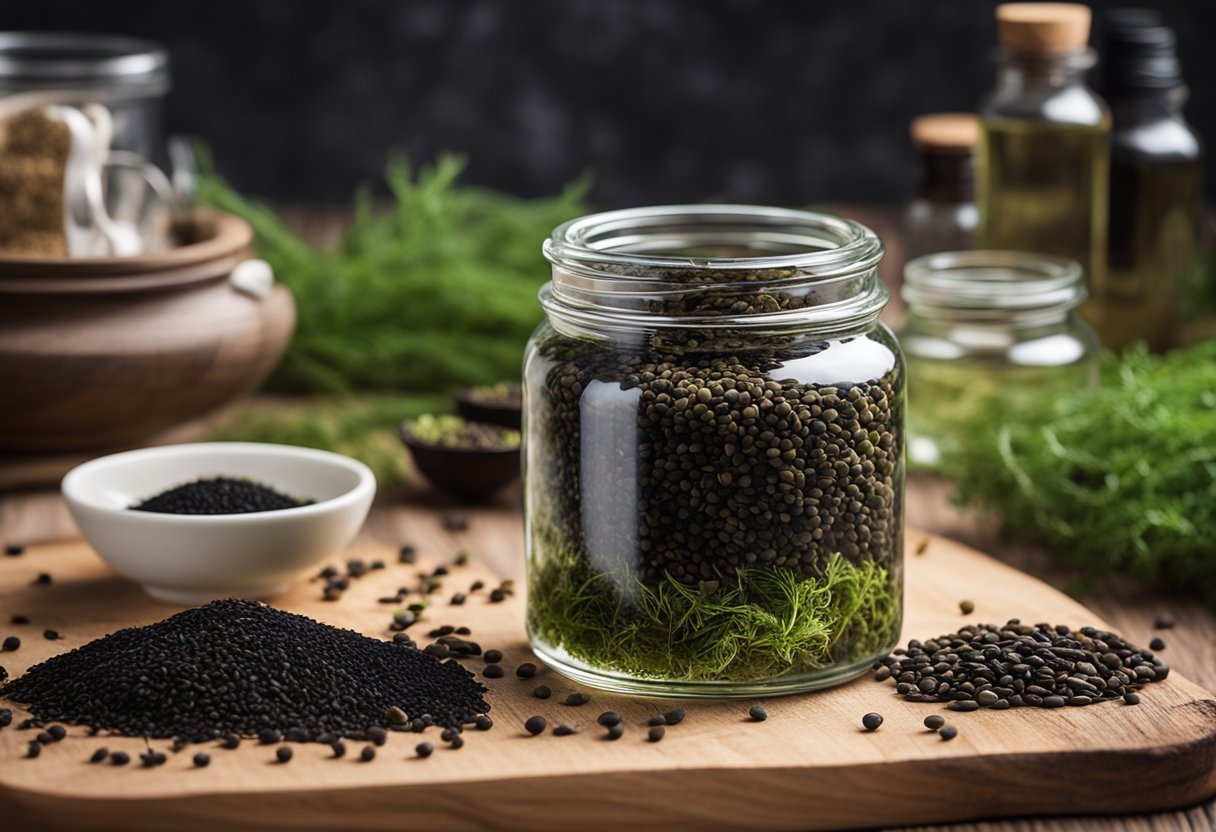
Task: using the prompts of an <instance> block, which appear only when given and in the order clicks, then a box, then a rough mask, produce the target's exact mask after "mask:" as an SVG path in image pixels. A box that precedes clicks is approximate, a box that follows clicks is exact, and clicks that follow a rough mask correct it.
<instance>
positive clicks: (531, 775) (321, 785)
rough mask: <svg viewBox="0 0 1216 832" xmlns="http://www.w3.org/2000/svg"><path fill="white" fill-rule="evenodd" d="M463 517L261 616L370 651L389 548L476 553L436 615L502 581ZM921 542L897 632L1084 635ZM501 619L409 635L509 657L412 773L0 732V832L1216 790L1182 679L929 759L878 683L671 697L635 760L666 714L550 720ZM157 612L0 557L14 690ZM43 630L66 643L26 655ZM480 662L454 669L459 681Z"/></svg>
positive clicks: (931, 819) (1040, 600) (968, 724)
mask: <svg viewBox="0 0 1216 832" xmlns="http://www.w3.org/2000/svg"><path fill="white" fill-rule="evenodd" d="M472 516H473V518H474V519H473V525H472V527H471V529H470V531H469V532H468V533H451V532H447V531H445V530H443V529H442V528H441V527H440V525H439V523H438V521H437V515H436V512H434V511H430V510H425V509H417V508H414V509H409V508H397V509H395V510H394V511H393V512H391V514H381V515H380V517H379V518H378V519H376V520H374V521H373V522H372V523H371V524H370V525H369V529H368V531H367V532H366V533H365V535H364V538H363V540H362V541H361V542H360V543H359V544H357V546H356V548H355V549H354V550H352V552H350V553H349V555H351V556H358V557H364V558H373V557H381V558H384V559H385V560H388V561H389V562H390V565H389V567H388V568H387V569H386V570H384V571H381V572H374V573H372V574H371V575H370V576H369V577H366V578H364V579H362V580H361V581H359V582H357V583H356V584H355V586H354V588H353V589H352V590H351V591H350V592H349V593H348V594H347V596H346V598H344V599H343V600H342V601H341V602H339V603H336V604H332V603H331V604H326V603H324V602H322V601H320V599H319V596H320V591H319V587H318V586H317V585H316V584H313V583H308V582H303V583H298V584H296V585H295V586H294V587H293V588H292V590H291V591H290V592H289V593H288V594H287V595H286V596H284V597H283V598H280V599H278V600H277V602H276V603H277V604H278V605H279V606H282V607H285V608H287V609H291V610H295V611H300V612H304V613H307V614H310V615H313V616H315V617H318V618H321V619H323V620H326V621H329V622H331V623H334V624H337V625H340V626H347V627H351V628H353V629H357V630H360V631H362V632H364V633H366V634H368V635H373V636H385V635H387V631H386V629H385V627H386V625H387V623H388V621H389V617H390V611H391V608H389V607H386V606H385V605H379V604H377V603H376V598H377V597H379V596H380V595H383V594H385V593H386V592H389V591H391V590H392V589H394V588H395V587H397V586H398V585H402V584H407V583H409V582H410V581H411V579H412V578H413V577H414V575H415V573H416V572H417V571H418V567H409V566H403V565H398V564H396V563H395V556H394V555H395V550H396V545H397V544H399V543H401V542H404V541H406V540H409V541H412V542H415V543H416V544H417V545H419V547H420V550H421V552H422V553H423V554H424V558H423V560H424V561H425V562H426V565H432V564H434V563H437V562H439V561H441V560H445V559H450V557H451V556H452V554H453V553H454V552H455V551H457V550H458V549H460V548H468V549H470V550H471V551H473V552H474V553H475V556H477V560H476V563H475V565H474V566H471V567H468V568H465V569H453V574H452V575H451V576H449V577H448V578H447V579H445V581H446V583H447V585H446V586H445V587H444V591H443V593H442V597H443V598H445V599H446V597H447V596H448V595H450V593H451V592H454V591H458V590H464V589H465V588H466V587H467V583H466V582H468V581H471V580H473V579H474V578H477V577H482V578H483V579H489V578H491V577H497V576H506V575H511V576H516V577H518V576H519V575H520V573H521V569H522V552H521V550H520V549H521V543H520V540H521V535H520V530H519V525H518V523H519V521H518V516H517V514H516V513H515V512H513V511H511V510H508V509H499V510H494V509H490V510H482V511H478V512H476V513H473V515H472ZM377 537H378V538H380V541H381V542H377V541H376V539H375V538H377ZM924 539H926V536H925V535H924V534H922V533H920V532H911V533H910V535H909V552H910V554H909V555H908V570H907V574H908V614H907V622H906V627H905V637H908V636H917V637H923V636H926V635H936V634H937V633H939V632H943V631H947V630H950V629H953V628H954V627H956V626H958V625H959V624H960V623H962V620H963V619H962V618H961V616H960V614H959V612H958V606H957V603H958V600H959V598H960V597H963V596H966V597H970V598H972V599H973V600H974V601H975V602H976V604H977V610H976V615H975V617H976V618H982V619H983V620H992V621H1003V620H1004V619H1005V618H1008V617H1011V616H1015V615H1016V616H1021V617H1023V618H1032V619H1034V620H1040V619H1043V620H1050V621H1052V622H1057V623H1067V624H1071V625H1074V626H1080V625H1083V624H1090V623H1096V624H1099V625H1100V622H1099V621H1098V620H1097V617H1096V616H1095V615H1094V614H1093V613H1091V612H1089V611H1088V610H1086V609H1085V608H1083V607H1081V606H1080V605H1079V604H1077V603H1076V602H1074V601H1072V600H1070V599H1068V598H1067V597H1065V596H1063V595H1061V594H1059V593H1058V592H1055V591H1054V590H1051V589H1050V588H1047V587H1045V586H1044V585H1042V584H1041V583H1039V582H1038V581H1036V580H1035V579H1033V578H1031V577H1029V576H1026V575H1024V574H1022V573H1019V572H1017V571H1015V570H1013V569H1010V568H1009V567H1006V566H1004V565H1002V564H1000V563H998V562H996V561H994V560H992V559H991V558H988V557H985V556H983V555H981V554H979V553H977V552H975V551H973V550H969V549H967V548H966V547H963V546H960V545H958V544H956V543H952V542H949V541H947V540H944V539H940V538H933V539H932V541H931V543H930V545H929V546H928V549H927V551H926V552H925V553H924V554H923V555H919V556H918V555H913V554H911V552H912V551H913V550H914V549H915V548H916V547H917V546H918V545H919V544H920V542H921V541H922V540H924ZM40 571H49V572H51V574H52V575H54V576H55V582H54V584H53V585H51V586H49V587H46V586H34V585H32V584H31V582H32V580H33V578H34V576H35V575H36V574H37V573H38V572H40ZM523 609H524V608H523V601H522V599H520V598H517V599H513V600H510V601H508V602H506V603H504V604H490V603H487V602H486V601H485V600H484V596H483V597H478V596H477V595H474V596H472V598H471V599H470V602H469V603H468V604H467V605H466V606H464V607H450V606H447V605H445V604H442V603H440V604H437V605H435V606H433V607H432V608H431V609H430V610H428V612H427V613H426V615H425V616H424V619H423V621H422V622H421V623H420V624H419V625H417V632H418V633H422V632H425V630H426V629H427V628H429V627H434V626H437V625H440V624H445V623H450V624H457V625H458V624H468V625H469V626H470V627H472V629H473V631H474V636H473V637H474V638H475V639H477V640H478V641H479V642H480V643H481V644H482V645H483V646H485V647H499V648H500V649H503V650H504V651H505V652H506V654H507V659H506V661H505V662H504V665H505V667H506V668H507V670H508V674H507V677H506V678H504V679H499V680H490V681H488V682H487V684H488V685H489V686H490V689H491V690H490V694H489V695H488V698H489V700H490V702H491V704H492V707H493V711H492V714H493V716H494V717H495V720H496V726H495V728H494V730H492V731H490V732H488V733H480V732H477V731H470V732H468V733H467V734H466V741H467V744H466V747H465V748H464V749H463V750H461V751H459V752H455V751H451V750H448V749H445V748H443V747H440V748H439V749H438V750H437V752H436V754H435V755H434V757H432V758H431V759H429V760H418V759H414V758H413V757H412V751H411V749H412V747H413V745H414V743H415V742H417V740H418V739H419V738H418V737H417V736H416V735H412V734H395V735H393V736H391V737H390V739H389V742H388V744H387V745H386V746H385V747H384V748H382V749H380V752H379V755H378V757H377V760H376V761H375V762H373V763H371V764H362V763H359V762H357V761H355V760H353V759H351V757H352V756H353V755H351V754H348V756H347V758H346V759H343V760H332V759H329V755H328V751H327V750H326V749H324V748H322V747H319V746H318V747H311V746H306V747H300V748H298V749H297V752H296V755H295V759H294V760H293V761H292V762H291V763H290V764H289V765H286V766H284V765H279V764H276V763H274V762H273V752H272V750H271V749H268V748H266V747H260V746H256V745H253V744H252V743H248V742H247V743H245V744H244V745H243V746H242V747H241V748H240V749H238V750H236V751H224V750H220V749H212V750H211V753H212V758H213V762H212V765H211V767H210V768H208V769H205V770H192V769H191V768H190V763H189V754H188V753H187V752H183V753H181V754H179V755H172V756H171V759H170V762H169V764H168V765H166V766H164V767H163V768H160V769H156V770H141V769H138V768H137V767H136V766H128V767H126V768H115V767H112V766H104V765H103V766H93V765H90V764H88V762H87V758H88V755H89V754H90V753H91V752H92V750H93V749H94V748H96V747H97V746H99V745H105V746H107V747H109V748H111V749H114V748H124V749H127V750H129V751H131V752H133V754H134V752H137V751H139V750H142V748H143V744H142V742H140V741H138V740H131V739H121V738H110V737H107V738H96V739H90V738H87V737H84V736H83V735H82V734H83V732H82V731H80V730H79V729H75V730H72V731H71V732H70V735H69V738H68V739H67V740H65V741H64V742H62V743H59V744H56V745H53V746H50V747H48V748H46V750H45V751H44V753H43V755H42V757H40V758H39V759H37V760H32V761H27V760H21V759H18V757H19V756H20V753H21V749H22V748H23V747H24V743H25V742H26V741H28V739H29V737H30V734H29V733H28V732H19V731H16V730H13V729H11V728H10V729H7V730H5V731H3V732H0V817H5V818H12V819H14V821H16V826H14V827H13V828H16V829H22V830H26V829H29V830H36V829H109V828H120V827H121V828H123V829H130V830H141V829H149V830H151V829H165V828H174V829H178V830H183V832H185V831H186V830H193V829H200V830H201V829H211V828H214V827H215V826H216V825H217V824H225V825H229V826H233V827H237V828H241V829H268V830H269V829H296V830H329V829H333V830H338V829H343V830H363V829H368V830H370V829H387V828H396V827H397V826H399V825H400V822H401V819H402V818H408V819H409V825H410V826H411V827H413V828H441V829H456V830H460V829H470V830H471V829H487V830H508V829H528V830H566V829H570V828H573V827H575V826H577V827H579V828H581V829H584V830H589V831H590V830H601V829H603V830H607V829H620V828H622V827H625V826H627V825H637V826H641V827H644V828H663V829H675V830H680V829H688V830H694V829H695V830H728V829H770V830H809V829H827V828H841V827H871V826H880V825H900V824H909V823H935V822H944V821H952V820H963V819H969V818H979V817H988V816H1001V815H1025V814H1059V813H1078V812H1120V811H1123V812H1126V811H1135V810H1147V809H1160V808H1166V807H1173V806H1179V805H1186V804H1189V803H1194V802H1196V801H1198V800H1200V799H1202V798H1205V797H1207V796H1210V795H1211V794H1213V793H1214V792H1216V701H1213V699H1212V697H1211V696H1210V695H1209V694H1207V693H1205V692H1204V691H1203V690H1202V689H1201V688H1199V687H1198V686H1196V685H1194V684H1192V683H1190V682H1188V681H1187V680H1186V679H1184V678H1183V677H1182V675H1181V674H1177V673H1175V674H1171V676H1170V678H1169V679H1168V680H1167V681H1166V682H1164V683H1161V684H1158V685H1153V686H1151V687H1150V688H1149V689H1148V690H1147V692H1146V694H1145V695H1144V703H1143V704H1142V705H1140V706H1138V707H1135V708H1133V707H1128V706H1124V705H1121V704H1106V705H1099V706H1092V707H1089V708H1080V709H1064V710H1061V711H1028V710H1014V711H1006V712H979V713H974V714H953V713H951V714H950V721H951V722H952V723H954V724H956V725H957V726H959V729H960V734H959V737H958V738H957V739H956V740H954V741H953V742H949V743H946V742H942V741H940V740H939V739H938V738H937V737H936V735H933V734H931V733H928V732H926V731H925V730H924V729H923V728H922V727H921V724H920V723H921V720H922V719H923V717H924V716H925V715H927V714H928V713H931V712H934V711H936V710H939V708H938V707H937V706H931V705H914V704H912V703H906V702H903V701H902V700H900V699H898V698H896V697H895V696H894V695H893V689H892V687H891V686H890V685H889V684H887V685H880V684H876V683H874V682H872V681H870V680H869V679H861V680H857V681H855V682H853V683H851V684H849V685H846V686H844V687H841V688H837V689H835V690H832V691H828V692H824V693H819V694H812V695H806V696H795V697H784V698H780V699H774V700H771V701H768V702H766V707H768V709H769V713H770V715H771V716H770V718H769V720H768V721H767V722H765V723H760V724H753V723H749V722H748V721H747V719H746V709H747V703H739V702H735V703H712V704H707V703H694V704H690V705H689V717H688V719H687V720H686V721H685V722H684V723H682V724H681V725H679V726H675V727H672V728H670V729H668V734H667V737H666V739H665V740H664V741H663V742H661V743H658V744H651V743H648V742H646V740H645V729H644V728H643V727H642V723H643V722H644V721H645V719H646V717H647V716H649V715H651V714H653V713H656V712H659V711H661V710H663V709H665V708H668V707H672V705H671V703H670V702H666V701H656V700H648V699H630V698H624V697H619V696H613V695H608V694H601V693H596V692H593V693H592V696H593V701H592V702H591V703H589V704H588V705H585V706H583V707H581V708H570V707H567V706H564V705H562V704H560V703H561V700H562V699H563V698H564V696H565V694H566V693H567V692H568V691H569V690H572V689H574V688H573V686H572V685H571V684H570V683H568V682H566V681H565V680H563V679H562V678H561V677H559V676H557V675H556V674H555V673H553V672H552V671H549V670H543V671H542V672H541V674H539V675H538V676H537V677H536V678H535V679H534V680H527V681H524V680H518V679H515V678H513V676H512V674H511V672H510V671H511V670H512V669H513V668H514V667H515V666H516V665H517V664H518V663H519V662H521V661H524V660H528V659H531V658H532V657H531V654H530V652H529V651H528V649H527V646H526V640H525V637H524V634H523V630H522V618H523ZM172 611H173V609H172V608H170V607H166V606H163V605H160V604H158V603H156V602H153V601H151V600H148V599H146V598H145V597H144V596H143V595H142V594H141V593H140V592H139V590H138V589H137V588H135V587H134V586H132V585H131V584H129V583H127V582H125V581H123V580H122V579H120V578H117V577H116V576H114V575H113V574H111V573H109V572H108V570H106V568H105V567H104V566H103V565H102V564H101V563H100V561H98V560H97V559H96V558H95V556H93V555H92V553H91V552H90V551H89V550H88V548H87V547H86V546H84V545H83V544H82V543H79V542H62V543H55V544H47V545H42V546H36V547H32V548H31V549H30V550H29V551H28V552H27V554H26V555H24V556H22V557H20V558H6V559H4V560H3V561H0V616H3V618H0V621H7V618H8V616H9V615H11V614H12V613H13V612H23V613H25V614H27V615H30V616H31V618H33V624H32V625H31V626H30V628H29V630H30V632H28V633H25V634H24V635H25V636H26V639H25V643H24V644H23V646H22V648H21V649H20V650H19V651H18V652H16V653H9V654H5V656H4V663H5V664H6V665H7V666H8V668H9V670H10V672H13V673H17V672H21V671H23V670H24V669H25V667H26V666H27V665H28V664H30V663H33V662H35V661H38V660H41V659H43V658H45V657H47V656H49V655H51V654H53V653H57V652H60V651H62V650H64V649H67V648H71V647H74V646H77V645H79V644H81V643H84V642H85V641H87V640H89V639H91V638H93V637H96V636H97V635H99V634H101V633H103V632H105V631H108V630H112V629H114V628H116V627H119V626H124V625H127V624H132V623H144V622H149V621H153V620H157V619H159V618H161V617H164V616H165V615H167V614H169V613H171V612H172ZM46 626H51V627H55V628H56V629H59V630H60V631H61V632H62V633H63V634H64V635H65V640H64V641H61V642H46V641H43V640H42V639H40V638H38V637H37V633H40V632H41V629H42V628H43V627H46ZM481 664H482V663H481V662H480V660H473V661H471V662H469V666H470V667H471V668H474V669H480V667H481ZM541 682H544V683H545V684H548V685H549V686H550V687H552V688H553V691H554V697H553V698H552V699H550V700H548V701H543V702H542V701H539V700H536V699H534V698H532V697H531V696H530V695H529V692H530V690H531V689H532V687H533V686H534V685H535V684H538V683H541ZM8 704H9V703H6V705H8ZM608 709H612V710H618V711H620V712H621V713H622V714H623V715H624V716H625V718H626V721H627V725H628V729H627V731H626V735H625V737H624V738H623V739H622V740H621V741H619V742H616V743H609V742H605V741H604V740H602V739H601V735H602V733H603V732H602V729H599V728H597V727H596V726H595V724H594V721H595V717H596V715H597V714H598V713H600V712H601V711H603V710H608ZM867 711H879V712H881V713H883V714H884V715H885V716H886V722H885V724H884V725H883V727H882V729H881V730H880V731H878V732H877V733H874V734H867V733H863V732H862V731H861V729H860V725H859V720H860V717H861V715H862V714H864V713H866V712H867ZM533 713H539V714H543V715H545V716H546V717H547V718H548V719H549V720H550V723H551V724H555V723H556V722H559V721H562V722H567V723H569V724H571V725H573V726H574V727H576V728H577V729H578V731H579V733H578V734H576V735H575V736H572V737H565V738H561V737H554V736H552V735H549V734H546V735H544V736H541V737H537V738H531V737H528V736H527V735H526V734H525V733H524V732H523V731H522V729H521V727H520V726H521V724H522V722H523V720H524V719H525V718H526V717H527V716H529V715H531V714H533ZM432 733H433V732H432ZM427 739H430V740H432V741H436V742H437V738H436V737H434V736H428V737H427ZM437 744H438V745H440V746H442V744H440V743H437ZM153 745H154V746H155V747H163V746H165V745H166V743H163V742H159V743H153ZM1095 773H1099V774H1097V775H1096V774H1095ZM950 784H953V785H950ZM964 784H965V785H964Z"/></svg>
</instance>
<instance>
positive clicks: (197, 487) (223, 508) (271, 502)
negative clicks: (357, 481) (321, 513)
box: [131, 477, 312, 514]
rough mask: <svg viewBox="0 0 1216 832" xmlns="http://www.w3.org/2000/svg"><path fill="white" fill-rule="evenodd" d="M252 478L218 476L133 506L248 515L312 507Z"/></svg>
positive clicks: (171, 511) (168, 511)
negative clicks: (306, 506)
mask: <svg viewBox="0 0 1216 832" xmlns="http://www.w3.org/2000/svg"><path fill="white" fill-rule="evenodd" d="M311 503H312V500H298V499H296V498H294V497H288V496H287V495H286V494H281V493H279V492H278V491H275V490H274V489H273V488H268V487H267V486H264V485H260V484H258V483H256V482H253V481H252V480H248V479H234V478H232V477H215V478H214V479H200V480H195V481H194V482H189V483H186V484H185V485H179V486H177V487H176V488H171V489H169V490H168V491H165V492H162V493H160V494H157V495H156V496H155V497H151V498H149V499H147V500H144V501H143V502H142V503H138V504H137V505H133V506H131V508H132V509H133V510H135V511H152V512H157V513H160V514H247V513H249V512H255V511H278V510H280V509H285V508H297V507H299V506H304V505H310V504H311Z"/></svg>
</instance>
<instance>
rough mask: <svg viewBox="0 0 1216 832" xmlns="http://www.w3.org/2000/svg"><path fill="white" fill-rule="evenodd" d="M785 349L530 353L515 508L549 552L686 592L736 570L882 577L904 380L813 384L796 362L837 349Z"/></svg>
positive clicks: (575, 345)
mask: <svg viewBox="0 0 1216 832" xmlns="http://www.w3.org/2000/svg"><path fill="white" fill-rule="evenodd" d="M788 341H789V339H785V341H784V342H782V344H781V346H780V348H777V347H774V346H769V347H767V348H766V345H765V341H764V339H762V338H754V339H753V344H752V348H751V349H748V350H736V351H734V352H727V353H723V352H721V351H719V350H718V349H716V348H715V347H716V346H717V345H716V343H714V342H711V343H710V344H708V345H707V346H708V348H707V349H706V350H705V351H698V350H692V349H690V350H688V351H685V352H680V353H672V352H664V351H662V350H654V349H641V348H639V349H636V350H632V349H617V348H614V347H612V346H608V345H605V344H603V343H599V342H595V343H591V342H587V341H579V340H577V339H573V338H568V337H566V336H563V335H560V334H556V333H552V334H550V335H548V336H546V337H545V338H543V339H542V340H541V341H540V342H539V343H538V352H537V358H536V359H535V360H533V361H532V362H530V366H529V369H528V377H529V396H530V397H531V401H530V403H529V420H530V422H531V423H532V425H533V428H532V429H531V430H530V437H529V440H530V441H533V442H538V443H541V444H542V445H543V451H542V453H540V454H533V455H532V456H531V457H530V459H531V460H533V463H532V464H531V467H530V469H529V480H530V482H529V499H530V500H531V501H533V502H535V503H536V504H538V505H541V506H543V507H544V508H545V520H546V523H547V524H549V525H550V526H552V527H553V530H554V532H556V535H557V537H558V541H559V545H560V547H561V548H563V549H565V550H567V551H571V552H574V553H579V552H582V551H584V550H591V551H595V552H597V557H600V558H601V559H602V558H604V557H617V558H618V559H628V560H632V559H633V558H634V557H639V558H640V560H641V563H640V566H641V568H642V570H643V572H644V574H645V576H646V577H647V578H650V579H658V578H661V577H662V576H663V575H664V574H670V575H671V576H673V577H674V578H676V579H677V580H680V581H682V582H684V583H687V584H690V585H693V584H696V583H698V582H699V581H702V580H706V581H708V580H717V579H719V578H721V577H723V576H729V575H732V574H734V571H735V569H736V568H738V567H741V566H782V567H787V568H790V569H794V570H797V571H798V572H800V573H801V574H805V575H808V576H814V575H818V574H819V571H820V569H821V567H822V565H823V563H824V561H825V559H826V558H827V557H828V556H830V555H831V554H832V553H834V552H840V553H841V554H842V555H843V556H844V557H845V558H847V559H848V560H850V561H853V562H858V561H863V560H873V561H875V562H878V563H881V564H884V565H887V564H891V563H892V562H894V561H896V560H897V558H898V554H899V553H900V552H901V551H902V516H901V505H902V501H901V499H900V496H899V494H898V490H899V488H900V481H901V478H902V462H901V460H902V454H903V441H902V430H903V414H902V408H903V396H902V393H901V392H900V391H901V390H902V386H903V382H902V372H903V370H902V368H901V367H900V366H899V365H898V362H893V363H894V366H893V367H891V368H890V369H887V370H885V371H883V372H875V373H873V375H872V377H869V378H868V379H867V380H857V381H850V382H841V383H828V384H819V383H813V382H810V381H807V380H804V379H801V378H798V377H796V374H802V373H803V372H804V371H802V370H796V369H795V367H797V362H799V361H803V360H804V359H811V358H813V357H814V356H816V355H818V354H820V353H825V352H828V353H830V352H831V350H833V349H834V348H835V347H836V346H837V345H834V344H828V343H823V342H817V343H809V344H791V343H788ZM844 349H847V348H844ZM804 363H805V362H804ZM805 372H806V374H807V375H809V373H810V372H814V371H813V370H807V371H805ZM634 553H637V555H636V556H635V554H634Z"/></svg>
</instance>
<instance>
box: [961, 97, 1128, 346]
mask: <svg viewBox="0 0 1216 832" xmlns="http://www.w3.org/2000/svg"><path fill="white" fill-rule="evenodd" d="M980 127H981V129H980V144H979V155H978V163H979V164H978V170H979V187H978V199H979V205H980V228H979V233H978V234H977V238H978V243H979V246H980V247H983V248H989V249H1002V250H1009V251H1026V252H1037V253H1040V254H1055V255H1059V256H1062V257H1069V258H1072V259H1073V260H1076V261H1078V262H1079V263H1080V264H1081V267H1082V269H1084V273H1085V277H1086V279H1087V281H1088V282H1089V285H1090V286H1091V287H1093V286H1098V285H1102V284H1103V283H1104V282H1105V280H1106V268H1107V253H1106V246H1107V216H1108V207H1107V202H1108V194H1109V170H1110V145H1109V136H1110V116H1109V115H1108V114H1106V113H1103V115H1102V117H1101V119H1100V120H1099V121H1097V122H1096V123H1094V124H1062V123H1057V122H1050V121H1045V120H1039V119H1016V118H1000V117H988V118H984V119H982V121H981V126H980ZM1091 296H1092V292H1091ZM1081 311H1082V314H1083V315H1085V317H1087V318H1089V319H1090V320H1091V322H1092V320H1093V316H1092V315H1091V314H1089V312H1090V310H1088V309H1087V308H1086V306H1082V308H1081ZM1101 334H1102V333H1101V331H1099V336H1101Z"/></svg>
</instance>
